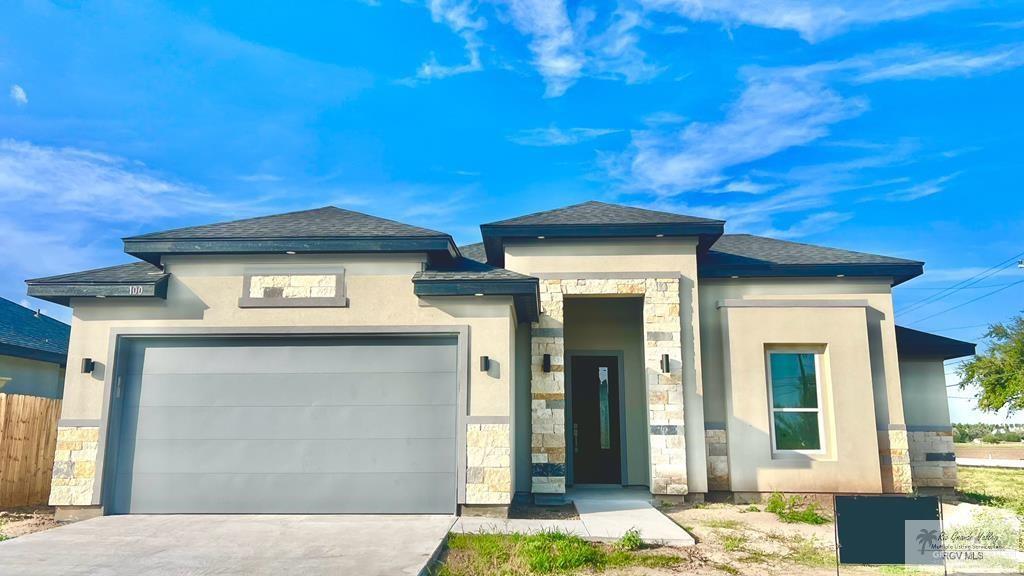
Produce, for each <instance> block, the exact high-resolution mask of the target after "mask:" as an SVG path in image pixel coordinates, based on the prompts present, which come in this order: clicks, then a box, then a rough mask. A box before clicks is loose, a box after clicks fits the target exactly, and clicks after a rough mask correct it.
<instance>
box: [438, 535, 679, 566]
mask: <svg viewBox="0 0 1024 576" xmlns="http://www.w3.org/2000/svg"><path fill="white" fill-rule="evenodd" d="M634 532H635V531H634ZM639 538H640V534H639V532H635V538H634V537H633V536H630V537H629V538H628V539H627V538H625V537H624V538H623V539H624V540H627V542H628V544H629V545H630V546H632V545H635V543H636V541H637V540H639ZM640 546H641V547H642V541H641V543H640ZM635 550H636V549H626V548H625V547H624V545H623V544H621V541H620V543H618V544H617V545H615V546H602V545H600V544H594V543H591V542H587V541H586V540H583V539H582V538H579V537H576V536H571V535H569V534H564V533H561V532H544V533H540V534H530V535H523V534H509V535H505V534H451V535H450V536H449V538H448V557H447V559H446V560H445V563H444V565H443V566H441V568H440V569H439V570H438V571H437V572H436V574H437V576H533V575H540V574H571V573H576V572H579V571H595V572H600V571H602V570H604V569H605V568H611V567H616V568H618V567H628V566H639V567H644V568H669V567H672V566H677V565H679V564H681V563H682V562H683V561H684V559H683V558H681V557H678V556H672V555H667V554H647V553H638V552H636V551H635Z"/></svg>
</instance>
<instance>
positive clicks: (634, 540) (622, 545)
mask: <svg viewBox="0 0 1024 576" xmlns="http://www.w3.org/2000/svg"><path fill="white" fill-rule="evenodd" d="M615 545H616V547H618V548H619V549H620V550H626V551H630V552H632V551H634V550H639V549H641V548H643V547H644V541H643V539H642V538H640V531H639V530H637V529H636V528H630V529H629V530H626V533H625V534H623V535H622V538H619V541H618V542H616V543H615Z"/></svg>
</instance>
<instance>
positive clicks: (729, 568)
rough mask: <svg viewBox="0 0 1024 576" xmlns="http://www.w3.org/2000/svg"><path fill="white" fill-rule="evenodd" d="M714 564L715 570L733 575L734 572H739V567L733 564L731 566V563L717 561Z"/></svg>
mask: <svg viewBox="0 0 1024 576" xmlns="http://www.w3.org/2000/svg"><path fill="white" fill-rule="evenodd" d="M714 566H715V570H719V571H722V572H725V573H726V574H733V575H734V576H735V575H736V574H739V573H740V570H739V568H737V567H735V566H733V565H731V564H723V563H718V564H715V565H714Z"/></svg>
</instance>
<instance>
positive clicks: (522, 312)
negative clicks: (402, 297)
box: [412, 247, 540, 322]
mask: <svg viewBox="0 0 1024 576" xmlns="http://www.w3.org/2000/svg"><path fill="white" fill-rule="evenodd" d="M459 251H460V252H461V251H462V247H459ZM470 252H471V253H475V252H474V251H473V250H471V251H470ZM412 281H413V286H414V292H415V293H416V295H418V296H478V295H479V296H512V298H513V302H514V303H515V307H516V316H517V317H518V318H519V320H520V321H521V322H536V321H537V318H538V316H539V314H540V296H539V294H540V287H539V281H538V280H537V279H536V278H534V277H532V276H526V275H525V274H519V273H518V272H513V271H511V270H506V269H504V268H496V267H494V266H491V265H489V264H486V263H484V262H480V261H478V260H475V259H471V258H466V257H461V258H457V259H455V260H454V261H452V262H450V263H447V264H442V265H435V266H431V267H429V268H428V269H426V270H423V271H422V272H417V273H416V274H415V275H414V276H413V278H412Z"/></svg>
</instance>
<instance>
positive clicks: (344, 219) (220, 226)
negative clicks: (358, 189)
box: [127, 206, 448, 240]
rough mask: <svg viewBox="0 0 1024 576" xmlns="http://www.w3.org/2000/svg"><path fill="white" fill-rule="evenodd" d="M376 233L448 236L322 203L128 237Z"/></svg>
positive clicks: (349, 235)
mask: <svg viewBox="0 0 1024 576" xmlns="http://www.w3.org/2000/svg"><path fill="white" fill-rule="evenodd" d="M378 237H401V238H428V237H441V238H447V237H448V235H447V234H445V233H443V232H438V231H436V230H429V229H427V228H420V227H418V226H410V225H409V224H403V223H401V222H396V221H394V220H388V219H386V218H379V217H377V216H370V215H369V214H363V213H361V212H354V211H352V210H345V209H342V208H338V207H335V206H324V207H323V208H316V209H313V210H303V211H300V212H289V213H286V214H275V215H273V216H261V217H258V218H247V219H245V220H234V221H232V222H221V223H217V224H207V225H205V226H190V227H188V228H177V229H174V230H166V231H163V232H153V233H150V234H143V235H141V236H133V237H131V238H128V239H127V240H182V239H240V240H241V239H256V238H261V239H268V238H275V239H276V238H282V239H287V238H378Z"/></svg>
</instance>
